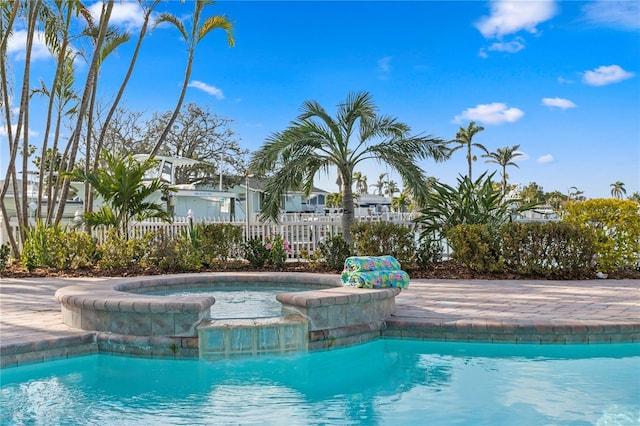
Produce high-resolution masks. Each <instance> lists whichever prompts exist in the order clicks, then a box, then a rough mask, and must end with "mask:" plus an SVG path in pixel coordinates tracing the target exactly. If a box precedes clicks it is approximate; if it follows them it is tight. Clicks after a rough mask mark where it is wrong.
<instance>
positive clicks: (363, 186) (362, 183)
mask: <svg viewBox="0 0 640 426" xmlns="http://www.w3.org/2000/svg"><path fill="white" fill-rule="evenodd" d="M353 180H354V182H355V184H356V188H357V191H358V192H359V193H360V194H367V193H368V186H367V177H366V176H365V175H363V174H362V173H361V172H355V173H354V174H353Z"/></svg>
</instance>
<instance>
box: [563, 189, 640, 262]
mask: <svg viewBox="0 0 640 426" xmlns="http://www.w3.org/2000/svg"><path fill="white" fill-rule="evenodd" d="M563 221H565V222H568V223H573V224H577V225H580V226H582V227H586V228H590V229H592V230H593V231H594V232H595V242H594V244H595V251H596V262H597V264H598V266H597V268H598V270H599V271H600V272H613V271H615V270H617V269H619V268H623V267H627V266H631V267H635V266H636V263H637V262H638V260H639V259H640V213H639V212H638V203H637V202H635V201H631V200H616V199H614V198H599V199H598V198H597V199H591V200H587V201H581V202H577V203H570V204H569V205H567V207H566V214H565V216H564V217H563Z"/></svg>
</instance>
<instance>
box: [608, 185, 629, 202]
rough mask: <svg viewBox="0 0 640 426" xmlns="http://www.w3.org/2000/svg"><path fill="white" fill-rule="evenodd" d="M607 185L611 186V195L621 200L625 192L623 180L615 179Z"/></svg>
mask: <svg viewBox="0 0 640 426" xmlns="http://www.w3.org/2000/svg"><path fill="white" fill-rule="evenodd" d="M609 186H611V196H612V197H614V198H617V199H619V200H622V197H623V196H624V195H626V193H627V190H626V189H625V187H624V183H623V182H620V181H617V182H616V183H612V184H611V185H609Z"/></svg>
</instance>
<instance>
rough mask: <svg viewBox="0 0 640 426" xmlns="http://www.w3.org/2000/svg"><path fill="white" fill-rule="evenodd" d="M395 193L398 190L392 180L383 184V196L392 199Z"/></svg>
mask: <svg viewBox="0 0 640 426" xmlns="http://www.w3.org/2000/svg"><path fill="white" fill-rule="evenodd" d="M396 192H400V188H399V187H398V184H397V183H396V182H395V181H392V180H388V181H386V182H385V184H384V193H385V195H388V196H389V197H393V194H395V193H396Z"/></svg>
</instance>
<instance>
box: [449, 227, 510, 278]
mask: <svg viewBox="0 0 640 426" xmlns="http://www.w3.org/2000/svg"><path fill="white" fill-rule="evenodd" d="M446 237H447V241H448V242H449V245H450V246H451V248H452V249H453V254H452V256H453V259H455V260H457V261H458V262H460V263H462V264H463V265H465V266H466V267H468V268H469V269H472V270H474V271H476V272H495V271H499V270H500V269H502V261H501V258H500V244H499V241H498V238H497V237H496V236H495V235H494V234H493V233H492V232H491V231H490V227H489V225H466V224H463V225H456V226H454V227H453V228H451V229H449V230H448V231H447V234H446Z"/></svg>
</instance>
